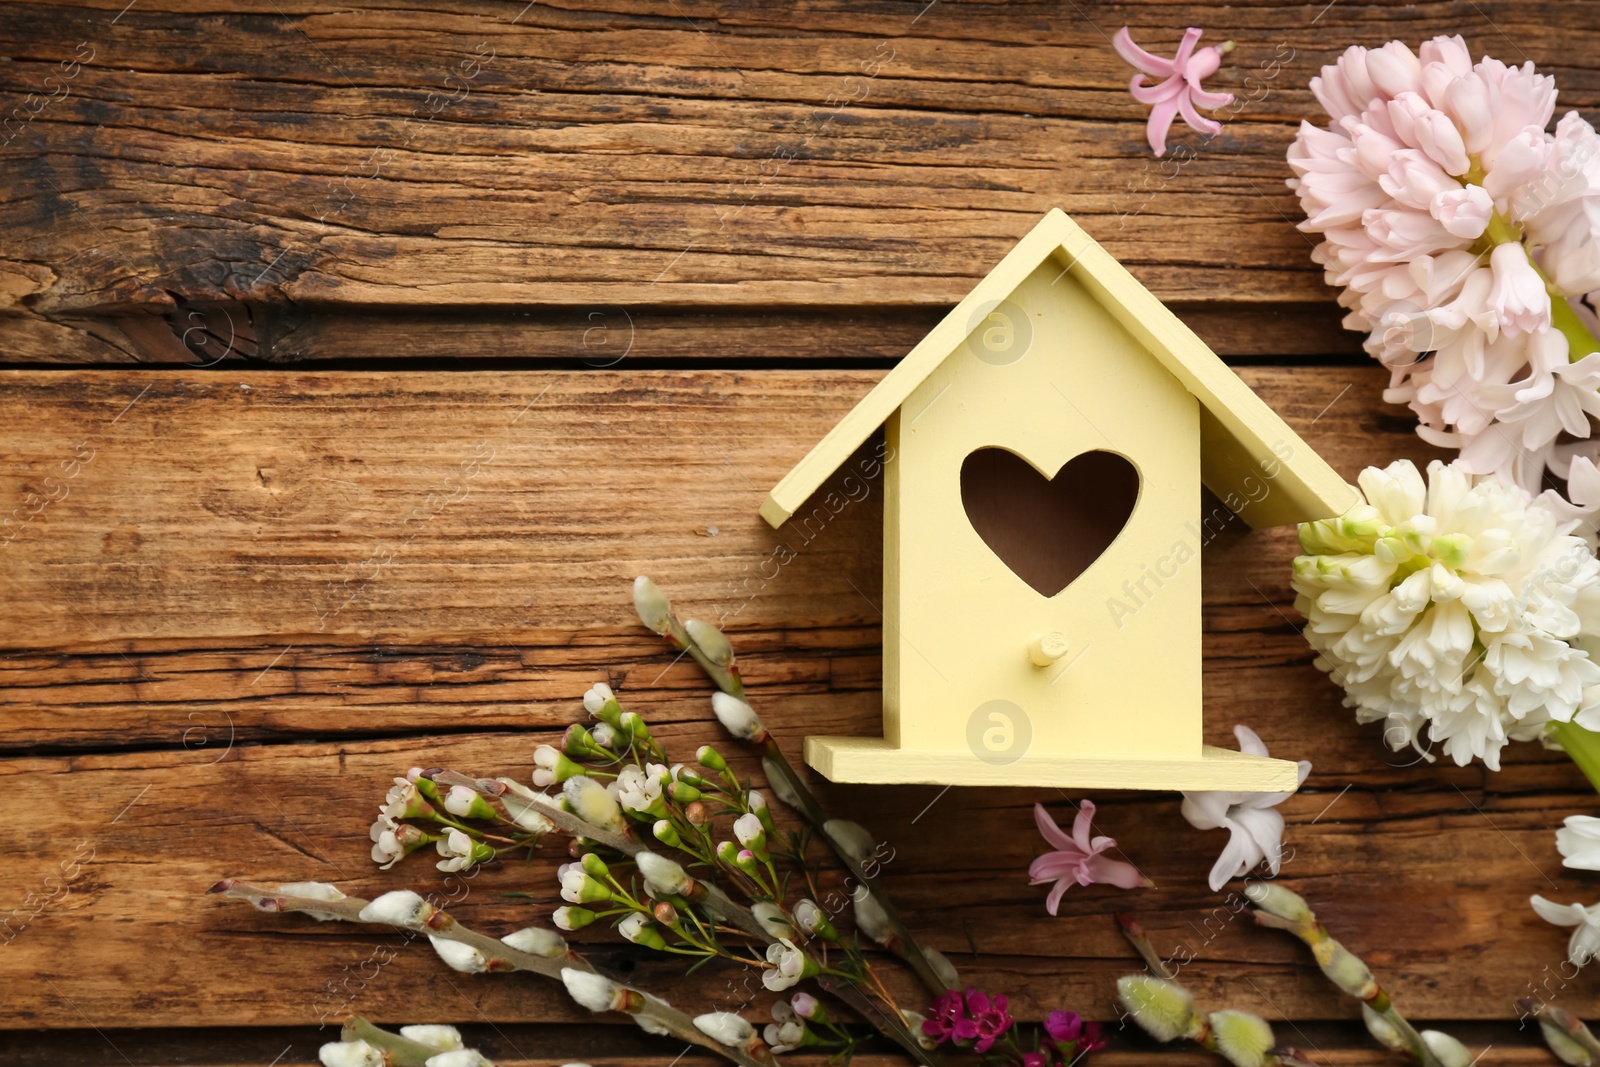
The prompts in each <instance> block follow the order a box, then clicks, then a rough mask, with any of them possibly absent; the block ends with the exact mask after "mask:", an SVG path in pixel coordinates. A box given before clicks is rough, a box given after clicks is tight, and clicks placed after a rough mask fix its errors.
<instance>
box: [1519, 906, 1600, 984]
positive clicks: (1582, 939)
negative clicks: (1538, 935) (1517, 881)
mask: <svg viewBox="0 0 1600 1067" xmlns="http://www.w3.org/2000/svg"><path fill="white" fill-rule="evenodd" d="M1528 902H1529V903H1530V904H1532V905H1533V910H1534V911H1536V912H1538V913H1539V918H1541V919H1543V920H1544V921H1545V922H1547V923H1554V924H1555V925H1556V926H1570V927H1572V928H1573V930H1572V937H1571V938H1569V939H1568V940H1567V959H1568V960H1570V961H1571V962H1572V965H1573V966H1574V967H1582V966H1583V965H1584V964H1586V963H1588V962H1589V961H1590V960H1592V959H1594V957H1595V954H1596V953H1597V952H1600V904H1591V905H1590V906H1588V907H1584V906H1583V905H1582V904H1576V903H1574V904H1557V903H1555V902H1554V901H1550V900H1546V899H1545V898H1544V897H1541V896H1539V895H1537V894H1535V895H1534V896H1532V897H1530V898H1529V901H1528Z"/></svg>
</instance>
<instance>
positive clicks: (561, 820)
mask: <svg viewBox="0 0 1600 1067" xmlns="http://www.w3.org/2000/svg"><path fill="white" fill-rule="evenodd" d="M433 780H434V781H435V782H437V783H439V784H440V785H464V786H466V787H467V788H469V789H474V790H476V791H478V792H479V793H481V794H483V795H484V796H488V797H495V798H498V797H499V796H500V795H501V794H503V793H505V792H506V791H507V790H506V786H505V785H504V783H501V782H497V781H495V780H494V779H492V778H472V777H469V776H467V775H464V774H459V773H457V772H455V771H448V770H446V771H439V772H437V773H435V774H434V776H433ZM521 803H524V804H527V805H528V806H530V807H532V808H533V809H534V810H535V811H537V812H539V814H541V815H543V816H544V817H545V818H547V819H549V820H550V821H551V822H552V823H554V824H555V826H556V827H557V828H558V829H561V830H564V831H566V832H567V833H568V834H570V835H571V836H573V837H582V838H587V839H588V840H590V841H593V842H595V843H596V844H599V845H604V846H606V847H607V848H611V849H615V850H617V851H618V852H621V853H623V854H624V855H628V856H637V855H638V854H639V853H640V852H643V851H645V846H644V845H642V844H640V843H639V842H638V841H637V840H636V839H634V838H632V837H629V836H627V835H625V834H618V833H613V832H612V831H610V830H607V829H605V828H604V827H600V826H596V825H594V824H593V823H591V822H589V821H587V820H586V819H584V818H582V817H581V816H579V815H577V814H575V813H573V812H570V811H565V810H563V809H561V808H559V807H557V806H556V805H554V804H551V803H550V802H548V801H546V800H541V799H539V798H538V797H532V798H521ZM696 882H697V883H698V885H699V887H700V888H701V889H703V890H704V892H705V896H704V898H703V899H699V900H697V901H696V903H698V904H701V905H702V906H704V907H705V909H706V910H707V911H709V912H711V914H712V915H713V916H715V917H716V918H720V919H724V920H726V921H728V922H730V923H732V924H733V925H735V926H737V927H738V928H739V929H740V930H742V931H744V932H745V933H747V934H749V935H750V936H752V937H755V938H758V939H759V940H760V941H761V942H762V943H763V944H767V945H772V944H776V943H777V941H778V939H777V938H776V937H775V936H773V935H772V934H771V933H770V932H769V931H768V930H767V928H766V927H764V926H762V925H761V923H760V922H758V921H757V920H756V917H755V915H754V914H753V913H752V912H751V911H750V909H749V908H746V907H745V906H744V905H742V904H740V903H739V902H738V901H736V900H734V899H733V898H731V897H729V896H728V894H727V893H725V892H723V891H722V889H720V888H719V887H718V886H717V885H716V884H715V883H713V882H711V881H709V880H704V879H696ZM797 947H798V948H799V949H800V951H801V952H803V953H804V954H805V955H806V958H807V959H810V960H812V962H814V963H816V964H817V965H818V966H819V967H820V966H821V964H822V961H821V960H819V959H816V958H815V957H814V956H812V954H811V953H810V951H809V950H808V949H807V947H806V946H805V945H799V946H797ZM815 980H816V982H817V984H818V985H820V986H822V988H824V989H826V990H827V991H828V992H830V993H832V994H833V995H834V996H837V997H838V998H839V999H840V1000H842V1001H844V1002H845V1003H846V1004H848V1005H850V1007H851V1008H853V1009H855V1011H856V1012H857V1014H859V1015H860V1016H861V1017H862V1018H863V1019H866V1020H867V1021H868V1022H872V1023H873V1025H874V1026H875V1027H876V1028H877V1030H878V1031H879V1032H880V1033H882V1034H883V1035H884V1036H885V1037H887V1038H889V1039H890V1040H892V1041H894V1042H895V1043H896V1044H898V1045H899V1046H900V1047H901V1048H903V1049H905V1050H906V1052H908V1053H909V1054H910V1055H911V1056H913V1057H914V1058H915V1059H916V1060H917V1062H918V1063H921V1064H924V1065H926V1067H938V1064H939V1060H938V1059H936V1058H935V1057H934V1056H933V1055H932V1054H931V1053H930V1052H929V1051H928V1050H927V1049H924V1048H923V1047H922V1046H921V1045H919V1044H918V1043H917V1039H916V1036H915V1035H914V1034H912V1033H911V1031H910V1029H909V1028H908V1027H907V1026H906V1023H905V1020H904V1019H903V1018H901V1017H900V1015H899V1013H898V1012H895V1011H894V1010H893V1009H892V1008H891V1010H889V1011H883V1010H882V1009H880V1008H879V1007H878V1006H877V1005H875V1004H873V1003H872V1001H871V1000H870V999H869V998H868V997H867V996H866V995H865V994H863V993H862V992H861V991H860V990H858V989H856V988H855V987H854V986H852V985H850V984H849V983H847V982H841V981H839V980H838V979H836V978H834V977H833V976H831V975H826V974H819V975H817V976H816V978H815ZM874 1020H876V1021H874Z"/></svg>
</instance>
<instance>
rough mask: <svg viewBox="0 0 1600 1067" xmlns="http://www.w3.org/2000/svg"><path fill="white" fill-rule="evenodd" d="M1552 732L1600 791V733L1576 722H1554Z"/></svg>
mask: <svg viewBox="0 0 1600 1067" xmlns="http://www.w3.org/2000/svg"><path fill="white" fill-rule="evenodd" d="M1550 734H1551V736H1552V737H1554V738H1555V739H1556V741H1558V742H1559V743H1560V744H1561V747H1562V749H1563V750H1564V751H1565V752H1566V753H1567V755H1568V756H1569V757H1570V758H1571V759H1572V762H1573V763H1576V764H1577V765H1578V769H1579V770H1580V771H1582V772H1583V773H1584V776H1585V777H1586V778H1588V779H1589V784H1590V785H1592V786H1594V788H1595V792H1597V793H1600V734H1597V733H1595V732H1594V731H1593V730H1585V729H1584V728H1583V727H1581V726H1579V725H1578V724H1577V723H1575V722H1553V723H1551V724H1550Z"/></svg>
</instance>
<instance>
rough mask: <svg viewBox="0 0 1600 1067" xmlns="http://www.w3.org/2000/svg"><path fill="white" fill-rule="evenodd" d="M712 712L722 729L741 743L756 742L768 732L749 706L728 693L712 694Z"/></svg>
mask: <svg viewBox="0 0 1600 1067" xmlns="http://www.w3.org/2000/svg"><path fill="white" fill-rule="evenodd" d="M711 710H712V711H713V712H715V713H716V716H717V721H718V722H720V723H721V724H722V728H723V729H724V730H727V731H728V732H729V733H730V734H732V735H733V736H734V737H737V738H739V739H740V740H741V741H755V740H757V739H758V738H760V737H761V736H762V735H764V734H765V733H766V732H767V728H766V727H765V726H763V725H761V720H760V719H759V718H757V717H756V713H755V712H754V711H753V710H752V709H751V707H750V705H749V704H746V703H745V702H744V701H742V700H740V699H739V698H738V697H734V696H729V695H728V694H727V693H712V694H711Z"/></svg>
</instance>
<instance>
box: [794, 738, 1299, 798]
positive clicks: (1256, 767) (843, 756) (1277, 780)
mask: <svg viewBox="0 0 1600 1067" xmlns="http://www.w3.org/2000/svg"><path fill="white" fill-rule="evenodd" d="M806 762H807V763H809V764H810V765H811V766H812V767H814V768H816V770H817V771H819V772H820V773H821V774H822V776H823V777H825V778H827V779H828V780H829V781H832V782H860V783H864V784H871V785H914V784H920V785H1005V786H1054V787H1059V788H1069V787H1070V788H1074V789H1156V790H1184V789H1221V790H1227V791H1229V792H1239V793H1292V792H1294V791H1295V789H1297V788H1298V787H1299V767H1298V766H1297V765H1296V764H1294V763H1292V762H1290V761H1289V760H1281V759H1269V758H1267V757H1265V756H1251V755H1246V754H1245V753H1242V752H1235V751H1232V750H1231V749H1226V748H1214V747H1212V746H1211V745H1203V746H1201V750H1200V754H1199V755H1198V756H1197V757H1195V758H1194V759H1172V758H1160V759H1150V758H1143V757H1140V756H1129V757H1128V758H1126V759H1078V758H1072V757H1063V756H1050V755H1035V754H1032V753H1028V754H1025V755H1023V756H1022V757H1020V758H1018V759H1015V760H1011V761H1009V762H999V761H995V760H990V759H983V758H979V757H978V756H976V755H974V754H973V753H971V752H968V751H929V750H924V749H910V748H896V747H895V746H894V745H892V744H890V743H889V742H888V741H885V740H884V739H883V738H881V737H808V738H806Z"/></svg>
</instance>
